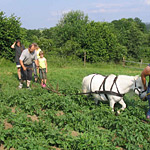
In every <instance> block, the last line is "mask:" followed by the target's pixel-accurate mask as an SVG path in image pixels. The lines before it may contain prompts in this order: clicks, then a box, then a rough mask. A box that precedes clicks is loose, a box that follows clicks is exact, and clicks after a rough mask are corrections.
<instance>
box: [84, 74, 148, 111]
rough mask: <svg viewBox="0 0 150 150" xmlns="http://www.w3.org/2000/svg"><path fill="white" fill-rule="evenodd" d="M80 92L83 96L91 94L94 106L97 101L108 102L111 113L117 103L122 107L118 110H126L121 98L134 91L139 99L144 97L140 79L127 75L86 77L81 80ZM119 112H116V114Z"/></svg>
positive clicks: (144, 93) (92, 75)
mask: <svg viewBox="0 0 150 150" xmlns="http://www.w3.org/2000/svg"><path fill="white" fill-rule="evenodd" d="M82 91H83V93H84V94H85V95H89V94H92V95H93V96H94V98H95V103H96V104H97V103H98V101H99V100H100V101H109V103H110V107H111V108H112V111H114V105H115V103H117V102H118V103H119V104H121V106H122V108H121V109H120V110H124V109H125V108H126V104H125V102H124V100H123V96H124V94H126V93H128V92H130V91H134V92H135V93H136V94H138V95H139V97H140V98H141V99H143V98H144V97H145V96H146V91H144V86H143V83H142V80H141V77H139V76H127V75H119V76H116V75H113V74H111V75H109V76H103V75H100V74H91V75H88V76H86V77H84V78H83V81H82ZM120 110H118V111H117V113H118V114H119V113H120Z"/></svg>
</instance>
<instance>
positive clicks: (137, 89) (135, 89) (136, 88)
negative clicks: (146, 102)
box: [134, 80, 146, 97]
mask: <svg viewBox="0 0 150 150" xmlns="http://www.w3.org/2000/svg"><path fill="white" fill-rule="evenodd" d="M135 91H138V93H139V94H138V95H139V97H140V96H141V94H143V93H144V92H146V90H144V91H140V90H139V88H138V87H137V84H136V80H135V88H134V92H135Z"/></svg>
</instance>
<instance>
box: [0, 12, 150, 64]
mask: <svg viewBox="0 0 150 150" xmlns="http://www.w3.org/2000/svg"><path fill="white" fill-rule="evenodd" d="M0 38H1V40H0V49H1V50H0V57H4V58H6V59H9V60H12V61H13V60H14V51H12V49H11V48H10V46H11V44H12V43H13V42H14V41H15V40H16V39H20V40H21V42H22V43H23V44H24V45H25V47H28V45H29V44H30V43H33V42H36V43H37V44H38V45H39V46H40V48H41V49H42V50H44V51H45V53H47V54H50V55H52V56H57V57H65V58H68V59H82V60H83V57H84V52H86V57H87V58H86V59H87V61H88V62H120V61H122V58H123V57H125V58H128V59H130V60H136V61H139V60H140V59H141V58H142V59H145V60H146V61H149V51H150V24H148V23H143V22H142V21H141V20H140V19H139V18H134V19H132V18H128V19H125V18H122V19H120V20H114V21H112V22H110V23H108V22H95V21H90V20H89V17H88V15H85V14H84V12H82V11H80V10H77V11H70V12H69V13H67V14H64V15H63V16H62V18H61V19H60V20H59V22H58V23H57V24H56V26H55V27H51V28H49V29H47V28H44V29H33V30H31V29H25V28H22V27H21V22H20V18H19V17H16V16H14V15H11V16H10V17H7V16H5V13H4V12H3V11H1V12H0Z"/></svg>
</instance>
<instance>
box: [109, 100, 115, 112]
mask: <svg viewBox="0 0 150 150" xmlns="http://www.w3.org/2000/svg"><path fill="white" fill-rule="evenodd" d="M109 103H110V107H111V108H112V111H113V112H114V105H115V103H116V102H115V101H114V100H113V99H111V100H110V101H109Z"/></svg>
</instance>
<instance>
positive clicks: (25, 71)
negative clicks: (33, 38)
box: [19, 43, 38, 89]
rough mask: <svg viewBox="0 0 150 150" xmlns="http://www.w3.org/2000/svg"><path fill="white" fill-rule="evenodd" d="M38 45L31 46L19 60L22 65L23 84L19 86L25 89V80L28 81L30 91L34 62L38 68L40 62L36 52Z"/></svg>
mask: <svg viewBox="0 0 150 150" xmlns="http://www.w3.org/2000/svg"><path fill="white" fill-rule="evenodd" d="M36 45H37V44H35V43H33V44H31V45H30V46H29V48H28V49H25V50H24V51H23V52H22V54H21V56H20V58H19V60H20V64H21V74H22V77H21V82H20V84H19V88H22V87H23V84H22V83H23V80H26V82H27V88H28V89H30V82H31V80H32V67H33V65H32V63H33V60H35V64H36V66H38V61H37V54H36V52H35V49H36Z"/></svg>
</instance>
